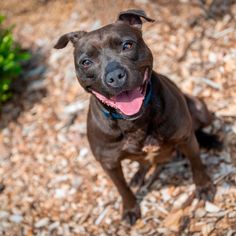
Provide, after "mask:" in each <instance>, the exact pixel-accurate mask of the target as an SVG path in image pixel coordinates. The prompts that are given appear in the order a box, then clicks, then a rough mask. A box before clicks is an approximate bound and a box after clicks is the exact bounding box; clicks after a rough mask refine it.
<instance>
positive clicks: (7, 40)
mask: <svg viewBox="0 0 236 236" xmlns="http://www.w3.org/2000/svg"><path fill="white" fill-rule="evenodd" d="M3 21H4V17H3V16H0V104H1V103H2V102H5V101H6V100H8V99H9V98H10V97H11V96H12V94H11V91H10V86H11V83H12V82H13V80H14V79H15V78H17V76H19V74H20V73H21V71H22V67H21V62H22V61H25V60H28V59H29V58H30V54H29V53H26V52H22V50H21V49H20V47H19V45H17V44H16V42H15V41H14V39H13V36H12V27H10V28H5V29H4V28H3V27H2V23H3Z"/></svg>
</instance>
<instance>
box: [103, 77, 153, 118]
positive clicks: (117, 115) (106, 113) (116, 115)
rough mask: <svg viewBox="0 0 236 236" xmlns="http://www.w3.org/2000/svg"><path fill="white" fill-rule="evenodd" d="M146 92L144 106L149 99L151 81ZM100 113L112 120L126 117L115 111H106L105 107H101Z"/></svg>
mask: <svg viewBox="0 0 236 236" xmlns="http://www.w3.org/2000/svg"><path fill="white" fill-rule="evenodd" d="M147 89H148V94H146V96H145V99H144V106H145V107H146V106H147V105H148V103H149V102H150V100H151V97H152V86H151V82H149V83H148V88H147ZM101 110H102V113H103V115H104V116H105V117H106V118H107V119H112V120H120V119H126V117H125V116H123V115H122V114H120V113H117V112H111V111H108V110H107V109H106V108H105V107H101Z"/></svg>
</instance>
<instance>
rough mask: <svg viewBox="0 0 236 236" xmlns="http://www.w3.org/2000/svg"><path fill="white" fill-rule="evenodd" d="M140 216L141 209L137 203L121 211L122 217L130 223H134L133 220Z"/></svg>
mask: <svg viewBox="0 0 236 236" xmlns="http://www.w3.org/2000/svg"><path fill="white" fill-rule="evenodd" d="M139 218H141V210H140V207H139V205H138V204H136V205H135V207H133V208H131V209H125V207H124V211H123V217H122V219H123V220H124V221H125V222H127V223H128V224H130V225H134V224H135V222H136V221H137V220H138V219H139Z"/></svg>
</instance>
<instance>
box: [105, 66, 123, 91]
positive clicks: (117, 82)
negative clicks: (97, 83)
mask: <svg viewBox="0 0 236 236" xmlns="http://www.w3.org/2000/svg"><path fill="white" fill-rule="evenodd" d="M125 79H126V73H125V70H124V69H121V68H118V69H115V70H113V71H111V72H109V73H108V74H107V75H106V78H105V82H106V84H107V85H109V86H111V87H113V88H119V87H121V86H122V85H124V83H125Z"/></svg>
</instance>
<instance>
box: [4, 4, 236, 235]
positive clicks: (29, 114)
mask: <svg viewBox="0 0 236 236" xmlns="http://www.w3.org/2000/svg"><path fill="white" fill-rule="evenodd" d="M210 2H211V1H207V3H208V5H206V6H205V8H206V11H204V10H203V9H202V8H201V7H199V4H198V1H190V0H179V1H164V0H160V1H154V0H153V1H151V0H150V1H148V0H136V1H124V2H123V1H105V0H103V1H102V0H99V1H90V0H87V1H83V2H82V1H72V0H70V1H69V0H68V1H49V0H48V1H46V0H45V1H36V0H35V1H33V0H31V1H30V0H29V1H21V3H20V4H19V1H16V0H10V1H5V2H1V6H0V10H1V13H4V14H5V15H6V16H7V22H6V23H8V24H15V28H14V36H15V38H16V39H17V40H18V41H19V42H20V43H21V44H22V45H23V46H24V47H26V48H30V49H31V51H32V53H33V57H32V60H31V62H30V64H29V65H25V68H26V69H25V72H24V73H23V75H22V78H21V79H22V83H19V82H18V83H16V88H15V90H16V95H15V96H14V97H13V99H12V100H11V101H9V102H8V103H7V104H5V105H4V106H3V107H2V113H1V123H0V127H1V131H0V235H7V236H10V235H11V236H13V235H14V236H18V235H27V236H30V235H38V236H39V235H40V236H49V235H50V236H51V235H64V236H70V235H96V236H97V235H100V236H105V235H120V236H125V235H132V236H139V235H147V236H151V235H153V236H154V235H165V236H166V235H167V236H169V235H170V236H171V235H194V236H197V235H203V236H207V235H219V236H221V235H226V236H231V235H236V167H235V165H236V121H235V118H236V63H235V62H236V17H235V16H236V4H233V5H231V7H230V11H229V12H228V11H227V10H228V9H226V10H225V9H223V10H224V12H223V13H222V12H221V11H220V10H221V9H220V8H219V7H218V8H217V11H216V10H214V9H213V10H212V11H211V12H210V13H209V12H207V9H208V8H207V7H208V6H209V4H210ZM131 7H132V8H137V7H138V8H142V9H144V10H145V11H146V12H147V13H148V15H149V16H151V17H152V18H155V19H156V22H155V23H152V24H145V26H144V30H143V35H144V38H145V40H146V42H147V44H148V45H149V46H150V48H151V49H152V52H153V55H154V68H155V70H157V71H158V72H160V73H163V74H165V75H167V76H169V77H170V78H171V79H172V80H173V81H174V82H175V83H177V85H178V86H179V87H180V88H181V89H182V90H183V91H185V92H188V93H191V94H193V95H195V96H199V97H201V98H203V99H204V100H205V101H206V102H207V104H208V106H209V108H210V109H211V110H212V111H213V112H214V113H215V120H214V123H213V124H212V126H211V127H209V128H207V130H208V131H210V132H213V133H216V134H218V135H219V137H220V138H221V140H223V142H224V149H223V150H222V151H207V150H202V152H201V158H202V160H203V162H204V163H205V164H206V166H207V171H208V173H209V175H210V176H211V178H212V179H213V181H214V183H215V184H216V186H217V193H216V197H215V200H214V202H213V203H210V202H203V201H200V200H198V199H197V198H195V195H194V189H195V186H194V184H193V181H192V178H191V171H190V168H189V165H188V162H187V161H186V160H185V159H178V160H176V161H175V162H173V163H169V164H167V165H165V166H164V167H163V170H162V171H161V173H160V177H159V178H158V179H157V180H156V181H155V183H154V184H153V186H152V188H151V189H150V190H149V191H148V192H147V193H146V195H145V196H144V198H143V200H142V202H141V209H142V215H143V216H142V219H141V220H139V221H138V222H137V223H136V225H134V226H133V227H130V226H128V225H126V224H125V223H124V222H122V221H121V220H120V216H121V199H120V196H119V195H118V193H117V191H116V189H115V187H114V186H113V184H112V183H111V181H110V180H109V178H108V177H107V176H106V175H105V173H104V172H103V170H102V169H101V167H100V165H99V164H98V163H97V162H96V161H95V160H94V158H93V156H92V154H91V152H90V149H89V146H88V143H87V139H86V113H87V107H88V101H89V95H88V94H86V93H85V92H84V91H83V89H82V88H81V87H80V86H79V84H78V82H77V81H76V78H75V73H74V66H73V58H72V47H67V48H65V49H64V50H59V51H56V50H54V49H53V44H54V43H55V42H56V40H57V39H58V37H59V36H60V35H61V34H64V33H66V32H70V31H73V30H93V29H96V28H98V27H100V26H102V25H104V24H107V23H109V22H112V21H114V20H115V18H116V15H117V13H118V12H119V11H120V10H124V9H127V8H131ZM221 13H222V14H221ZM212 14H213V15H212ZM207 16H209V17H207ZM211 16H213V18H212V17H211ZM124 168H125V174H126V177H127V179H130V178H131V176H132V174H133V173H134V172H135V169H137V165H136V163H129V162H128V161H125V163H124Z"/></svg>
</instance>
